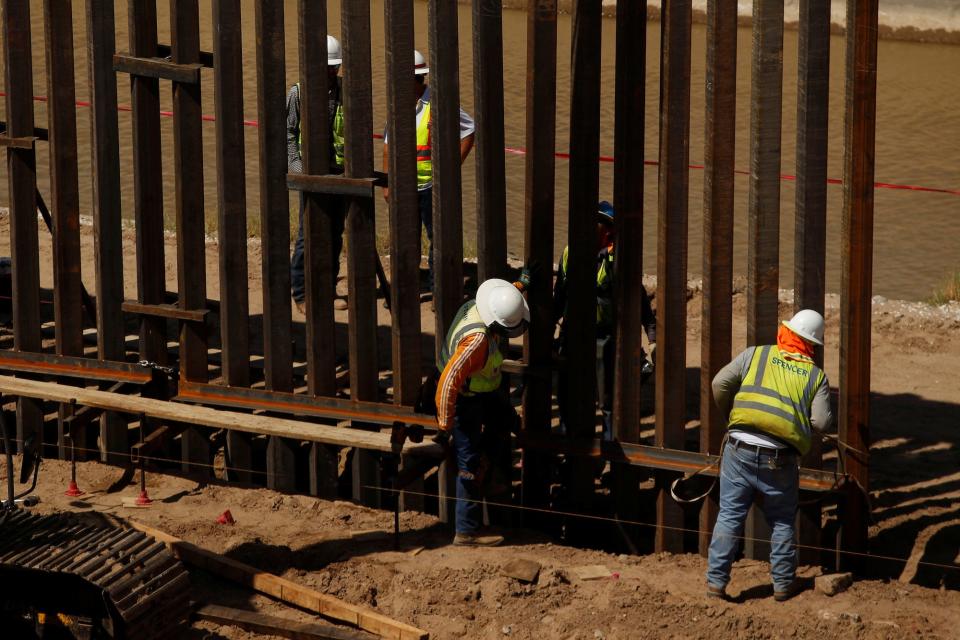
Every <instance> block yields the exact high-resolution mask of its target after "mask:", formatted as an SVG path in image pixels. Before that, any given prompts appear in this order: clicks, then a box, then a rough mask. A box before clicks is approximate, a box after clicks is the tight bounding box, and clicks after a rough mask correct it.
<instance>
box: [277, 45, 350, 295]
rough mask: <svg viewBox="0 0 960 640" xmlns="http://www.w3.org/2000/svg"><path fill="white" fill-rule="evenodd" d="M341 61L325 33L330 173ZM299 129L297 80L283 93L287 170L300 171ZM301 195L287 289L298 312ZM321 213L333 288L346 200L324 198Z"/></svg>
mask: <svg viewBox="0 0 960 640" xmlns="http://www.w3.org/2000/svg"><path fill="white" fill-rule="evenodd" d="M342 62H343V54H342V53H341V49H340V41H339V40H337V39H336V38H334V37H333V36H331V35H328V36H327V86H328V87H329V89H328V118H329V125H330V173H343V96H342V93H341V92H342V86H341V82H340V77H339V75H338V74H339V72H340V64H341V63H342ZM302 137H303V131H302V130H301V128H300V83H299V82H298V83H297V84H295V85H293V86H292V87H290V91H289V93H287V171H288V172H289V173H303V161H302V158H301V154H300V142H301V139H302ZM304 201H305V200H304V195H303V192H300V226H299V229H298V231H297V241H296V244H294V247H293V258H292V259H291V260H290V285H291V287H290V289H291V294H292V296H293V301H294V303H295V304H296V306H297V310H298V311H299V312H300V313H304V306H303V297H304V264H303V263H304V251H303V208H304ZM324 212H325V213H326V215H328V216H329V217H330V225H331V230H330V236H331V237H330V239H331V243H330V247H331V255H332V258H333V287H334V290H336V287H337V278H338V276H339V275H340V250H341V249H342V248H343V227H344V220H345V218H346V215H347V209H346V201H345V200H343V199H339V198H328V199H326V200H325V201H324ZM333 304H334V308H336V309H340V310H343V309H346V308H347V301H346V300H344V299H343V298H337V299H336V300H335V301H334V303H333Z"/></svg>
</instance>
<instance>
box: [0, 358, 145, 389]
mask: <svg viewBox="0 0 960 640" xmlns="http://www.w3.org/2000/svg"><path fill="white" fill-rule="evenodd" d="M0 371H12V372H15V373H35V374H40V375H47V376H57V377H67V378H83V379H84V380H97V381H102V382H129V383H132V384H141V385H142V384H147V383H148V382H150V380H151V379H152V372H151V371H150V369H147V368H145V367H142V366H140V365H138V364H132V363H129V362H114V361H110V360H94V359H92V358H81V357H76V356H57V355H53V354H49V353H31V352H27V351H0Z"/></svg>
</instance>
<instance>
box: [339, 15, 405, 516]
mask: <svg viewBox="0 0 960 640" xmlns="http://www.w3.org/2000/svg"><path fill="white" fill-rule="evenodd" d="M341 12H342V15H341V18H342V34H343V63H344V64H343V75H344V82H343V97H344V101H343V104H344V140H345V144H346V151H345V154H344V155H345V156H346V163H345V165H344V175H345V176H346V177H348V178H370V177H372V176H373V146H372V144H371V143H370V139H371V138H372V137H373V86H372V83H371V76H370V73H371V53H370V5H369V3H365V2H356V3H344V5H343V6H342V8H341ZM411 82H412V81H411ZM411 109H412V107H411ZM347 237H348V241H349V252H348V256H347V283H348V286H349V296H348V297H349V305H350V326H349V327H348V336H349V347H350V397H351V398H353V399H355V400H377V399H378V395H379V388H378V377H379V367H378V362H377V357H378V355H377V297H376V296H377V274H376V265H377V246H376V229H375V227H374V208H373V198H372V197H368V198H354V199H353V200H352V201H351V202H350V209H349V213H348V214H347ZM356 426H358V427H362V425H356ZM378 476H379V474H378V465H377V460H376V457H375V456H374V455H373V454H371V453H370V452H367V451H361V450H359V449H358V450H355V451H354V457H353V498H354V500H359V501H361V502H362V503H363V504H366V505H368V506H378V505H379V500H380V492H379V491H377V490H374V489H371V488H370V487H372V486H377V485H379V478H378Z"/></svg>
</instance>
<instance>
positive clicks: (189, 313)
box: [120, 300, 210, 323]
mask: <svg viewBox="0 0 960 640" xmlns="http://www.w3.org/2000/svg"><path fill="white" fill-rule="evenodd" d="M120 309H121V310H122V311H124V312H126V313H133V314H136V315H140V316H151V317H154V318H168V319H170V320H182V321H184V322H201V323H202V322H204V321H205V320H206V317H207V314H209V313H210V310H209V309H181V308H180V307H178V306H176V305H174V304H144V303H142V302H135V301H132V300H127V301H125V302H124V303H123V304H121V305H120Z"/></svg>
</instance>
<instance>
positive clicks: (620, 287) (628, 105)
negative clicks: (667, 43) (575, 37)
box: [613, 0, 647, 540]
mask: <svg viewBox="0 0 960 640" xmlns="http://www.w3.org/2000/svg"><path fill="white" fill-rule="evenodd" d="M646 57H647V5H646V3H644V2H634V1H633V0H619V2H618V3H617V59H616V62H617V64H616V96H615V101H616V115H615V117H616V120H615V124H614V141H613V155H614V158H615V161H614V166H613V204H614V207H615V208H616V212H617V216H616V231H617V242H616V247H615V262H614V272H615V278H614V293H613V299H614V304H615V308H616V345H617V349H616V363H615V365H614V366H615V369H614V390H613V433H614V436H615V437H616V439H617V440H619V441H620V442H634V443H636V442H639V441H640V388H641V380H642V370H643V363H644V357H643V344H642V342H643V340H642V338H643V319H642V317H641V316H642V314H641V311H640V310H641V306H642V305H641V300H642V296H641V289H640V287H641V286H642V284H643V172H644V167H643V154H642V153H641V150H642V149H643V146H644V124H645V121H644V117H643V113H644V109H645V102H646ZM613 471H614V494H615V495H614V499H615V501H616V513H617V516H618V517H620V518H622V519H626V520H632V521H637V520H638V519H639V518H640V509H639V507H640V504H639V501H638V500H637V490H638V488H637V487H638V482H639V478H638V474H637V473H636V471H635V470H633V469H630V468H629V467H628V466H627V465H614V467H613ZM627 531H629V534H630V537H631V539H633V540H635V539H636V537H637V535H638V533H639V532H638V530H637V527H635V526H634V527H628V528H627Z"/></svg>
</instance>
